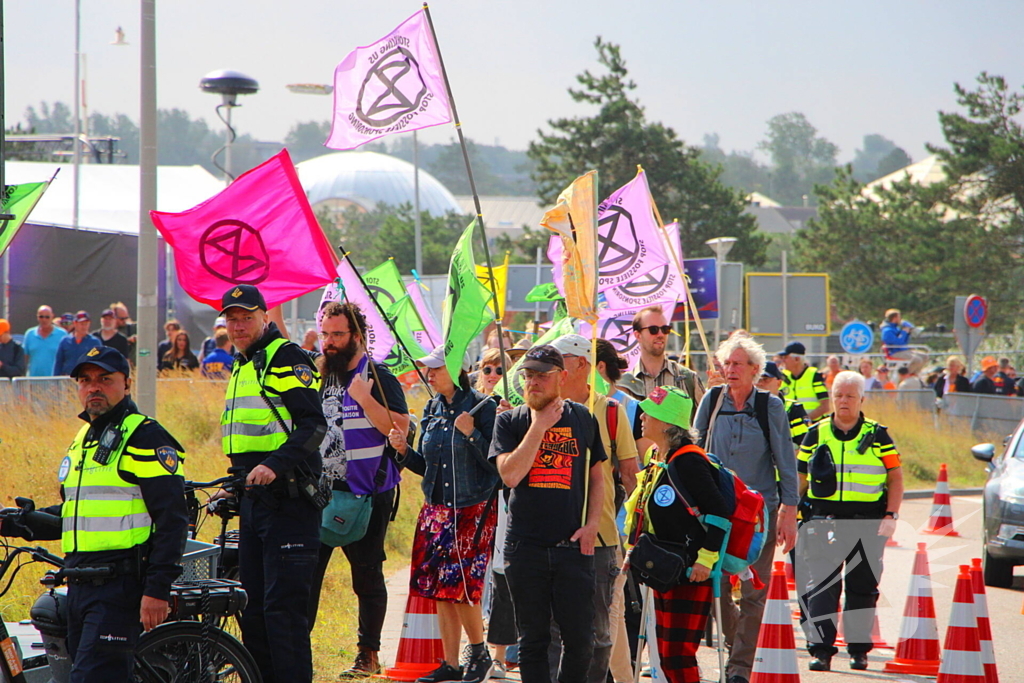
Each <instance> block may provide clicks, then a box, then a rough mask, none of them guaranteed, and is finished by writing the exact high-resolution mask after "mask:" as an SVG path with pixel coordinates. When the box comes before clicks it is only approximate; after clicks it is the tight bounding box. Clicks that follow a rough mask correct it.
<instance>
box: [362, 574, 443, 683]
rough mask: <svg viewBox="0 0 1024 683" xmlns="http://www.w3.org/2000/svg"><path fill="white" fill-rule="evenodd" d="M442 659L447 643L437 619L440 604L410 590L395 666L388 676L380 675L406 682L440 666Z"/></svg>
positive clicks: (388, 672)
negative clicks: (443, 638)
mask: <svg viewBox="0 0 1024 683" xmlns="http://www.w3.org/2000/svg"><path fill="white" fill-rule="evenodd" d="M443 659H444V645H443V644H442V642H441V626H440V624H438V621H437V605H435V604H434V601H433V600H427V599H426V598H421V597H420V596H418V595H414V594H412V593H410V594H409V599H408V600H407V601H406V603H405V620H404V622H403V623H402V639H401V640H400V641H398V654H397V655H396V656H395V666H394V667H393V668H390V669H388V670H387V675H386V676H381V678H389V679H391V680H393V681H403V683H406V682H408V681H415V680H416V679H417V678H419V677H420V676H424V675H426V674H428V673H430V672H431V671H433V670H434V669H436V668H437V667H438V666H440V663H441V661H442V660H443ZM457 665H458V664H457V663H454V664H452V666H457Z"/></svg>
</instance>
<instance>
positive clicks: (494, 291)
mask: <svg viewBox="0 0 1024 683" xmlns="http://www.w3.org/2000/svg"><path fill="white" fill-rule="evenodd" d="M423 14H424V15H426V17H427V25H428V26H430V37H431V38H432V39H433V41H434V49H435V50H437V63H438V64H439V65H440V66H441V76H442V77H443V78H444V88H445V90H446V91H447V93H448V104H449V105H450V106H451V108H452V118H453V119H454V123H455V132H456V133H457V134H458V136H459V145H460V146H461V147H462V160H463V161H464V162H465V164H466V175H467V176H468V177H469V190H470V192H472V194H473V208H474V209H476V224H477V227H479V228H480V237H481V239H482V240H483V243H484V258H485V259H486V261H487V273H488V276H489V280H490V285H491V301H492V311H493V312H494V326H495V327H496V328H497V330H498V350H499V351H500V352H501V358H500V360H501V367H502V374H501V381H502V382H503V383H504V385H505V389H504V391H505V395H506V396H508V392H509V381H508V371H509V368H508V367H506V366H505V358H506V356H505V339H504V336H505V335H504V334H503V332H502V329H501V316H500V315H498V312H499V311H500V307H499V306H498V288H497V284H496V283H495V280H494V266H493V264H492V263H491V248H490V246H489V245H488V244H487V230H486V229H485V228H484V215H483V210H482V209H481V208H480V195H479V194H477V191H476V180H475V179H474V178H473V166H472V165H471V164H470V163H469V150H468V149H467V147H466V136H465V135H464V134H463V133H462V121H461V120H460V119H459V111H458V109H457V108H456V107H455V96H454V95H453V94H452V86H451V83H450V82H449V80H448V70H447V69H446V68H445V66H444V57H442V56H441V46H440V45H439V44H438V42H437V31H435V30H434V20H433V18H431V16H430V7H429V5H428V4H427V3H425V2H424V3H423ZM473 265H474V266H475V265H476V264H473Z"/></svg>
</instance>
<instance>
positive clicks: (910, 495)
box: [903, 487, 985, 500]
mask: <svg viewBox="0 0 1024 683" xmlns="http://www.w3.org/2000/svg"><path fill="white" fill-rule="evenodd" d="M984 492H985V489H984V488H982V487H978V488H972V489H950V491H949V495H951V496H980V495H981V494H982V493H984ZM934 495H935V491H934V490H932V489H919V490H917V491H904V492H903V498H904V499H909V500H913V499H916V498H931V497H932V496H934Z"/></svg>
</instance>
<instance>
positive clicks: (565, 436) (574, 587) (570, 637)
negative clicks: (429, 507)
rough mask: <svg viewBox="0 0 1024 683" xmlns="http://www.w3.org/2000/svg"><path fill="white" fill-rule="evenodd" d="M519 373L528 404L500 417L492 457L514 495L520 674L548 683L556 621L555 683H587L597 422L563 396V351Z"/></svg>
mask: <svg viewBox="0 0 1024 683" xmlns="http://www.w3.org/2000/svg"><path fill="white" fill-rule="evenodd" d="M522 372H523V387H524V389H525V391H526V405H524V406H519V407H518V408H515V409H514V410H509V411H506V412H504V413H501V414H500V415H498V417H497V420H496V421H495V425H494V438H493V439H492V440H491V452H490V456H489V457H490V459H491V460H493V461H494V462H495V464H496V465H497V467H498V473H499V474H500V475H501V478H502V481H504V483H505V485H506V486H508V487H509V488H510V489H511V494H510V496H509V501H508V515H509V521H508V535H507V536H506V540H505V576H506V577H507V578H508V583H509V589H510V591H511V593H512V604H513V606H514V607H515V613H516V621H517V622H518V625H519V634H520V637H519V670H520V673H521V675H522V680H523V683H551V672H550V671H549V669H548V653H547V650H548V645H549V644H550V642H551V619H552V618H554V620H555V623H556V624H558V628H559V630H560V631H561V634H562V647H563V652H562V657H561V671H559V673H558V681H559V683H585V682H586V680H587V671H588V669H589V667H590V660H591V657H592V655H593V650H594V630H593V622H594V544H595V541H596V539H597V529H598V523H599V521H600V519H601V511H602V507H603V503H604V477H603V474H602V470H601V468H600V467H599V465H600V464H601V463H602V462H604V461H605V460H606V456H605V451H604V446H603V445H602V443H601V437H600V432H599V431H598V426H597V421H596V420H595V419H594V416H593V415H591V414H590V412H589V411H588V410H587V409H586V407H584V406H582V405H580V404H579V403H574V402H572V401H570V400H568V399H564V398H562V397H561V390H562V387H563V386H564V384H565V382H566V379H567V373H566V371H565V360H564V358H563V357H562V354H561V353H560V352H559V351H558V349H556V348H555V347H553V346H549V345H546V344H542V345H540V346H535V347H533V348H532V349H530V350H529V351H528V352H527V353H526V356H525V357H524V361H523V364H522ZM588 489H589V490H588ZM584 505H586V510H584Z"/></svg>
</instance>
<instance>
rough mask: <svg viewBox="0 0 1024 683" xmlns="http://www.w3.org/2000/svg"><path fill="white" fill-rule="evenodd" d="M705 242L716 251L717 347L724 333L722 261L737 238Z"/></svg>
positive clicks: (713, 239)
mask: <svg viewBox="0 0 1024 683" xmlns="http://www.w3.org/2000/svg"><path fill="white" fill-rule="evenodd" d="M704 244H706V245H708V246H709V247H711V250H712V251H713V252H715V308H717V309H718V316H717V317H716V318H715V346H716V347H717V346H718V343H719V341H720V340H721V334H722V261H723V260H725V257H726V256H727V255H728V254H729V250H730V249H732V245H734V244H736V238H735V237H714V238H712V239H709V240H707V241H706V242H704ZM710 361H711V359H710V358H709V359H708V362H709V363H710ZM709 367H710V365H709Z"/></svg>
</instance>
